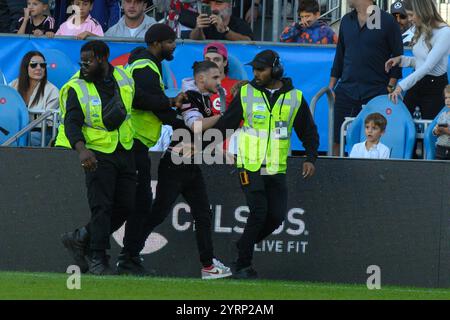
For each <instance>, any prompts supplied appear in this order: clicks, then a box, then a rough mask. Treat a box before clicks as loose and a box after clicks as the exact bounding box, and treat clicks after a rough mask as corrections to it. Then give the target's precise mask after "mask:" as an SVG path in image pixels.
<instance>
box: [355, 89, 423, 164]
mask: <svg viewBox="0 0 450 320" xmlns="http://www.w3.org/2000/svg"><path fill="white" fill-rule="evenodd" d="M374 112H379V113H381V114H382V115H383V116H385V117H386V119H387V122H388V125H387V127H386V132H385V134H384V135H383V137H382V138H381V142H382V143H383V144H385V145H386V146H387V147H389V148H390V149H391V158H396V159H411V157H412V154H413V149H414V142H415V139H416V129H415V125H414V121H413V118H412V117H411V114H410V113H409V111H408V109H407V107H406V106H405V105H404V103H403V102H402V101H399V103H398V104H394V103H393V102H392V101H390V100H389V98H388V96H387V95H383V96H378V97H375V98H373V99H372V100H370V101H369V102H368V103H367V105H366V106H365V107H364V108H363V109H362V111H361V112H360V113H359V114H358V116H357V117H356V119H355V120H354V121H353V122H352V123H351V124H350V126H349V128H348V131H347V151H348V152H350V151H351V149H352V147H353V145H354V144H356V143H359V142H362V141H364V140H365V139H366V137H365V133H364V130H365V128H364V120H365V118H366V117H367V116H368V115H369V114H371V113H374Z"/></svg>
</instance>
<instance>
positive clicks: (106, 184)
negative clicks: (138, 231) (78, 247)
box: [86, 149, 136, 251]
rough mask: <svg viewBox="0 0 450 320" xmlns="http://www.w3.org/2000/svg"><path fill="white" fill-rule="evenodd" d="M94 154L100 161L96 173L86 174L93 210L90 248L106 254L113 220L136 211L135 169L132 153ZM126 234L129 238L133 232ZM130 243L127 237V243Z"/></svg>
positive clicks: (90, 224) (116, 151)
mask: <svg viewBox="0 0 450 320" xmlns="http://www.w3.org/2000/svg"><path fill="white" fill-rule="evenodd" d="M94 153H95V156H96V158H97V161H98V163H97V170H95V171H94V172H86V187H87V197H88V202H89V207H90V209H91V221H90V222H89V225H88V228H89V229H88V230H89V233H90V243H89V248H90V250H93V251H94V250H95V251H103V250H107V249H110V243H109V237H110V231H111V226H112V220H114V219H117V217H127V216H128V214H129V213H130V212H133V211H134V207H135V192H136V167H135V161H134V153H133V152H132V151H126V150H124V149H116V150H115V151H114V152H113V153H111V154H106V153H102V152H97V151H94ZM127 228H129V227H128V226H127ZM125 234H126V235H127V234H128V236H129V235H132V234H133V233H132V232H129V230H127V229H125ZM128 241H129V239H127V236H125V239H124V242H125V243H127V242H128Z"/></svg>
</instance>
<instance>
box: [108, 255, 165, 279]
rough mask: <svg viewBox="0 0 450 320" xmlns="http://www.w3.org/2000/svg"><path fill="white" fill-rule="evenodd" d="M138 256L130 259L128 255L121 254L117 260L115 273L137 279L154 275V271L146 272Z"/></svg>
mask: <svg viewBox="0 0 450 320" xmlns="http://www.w3.org/2000/svg"><path fill="white" fill-rule="evenodd" d="M142 263H143V259H142V258H141V257H140V256H134V257H132V256H131V255H130V254H129V253H121V254H120V255H119V257H118V258H117V273H118V274H120V275H130V276H138V277H150V276H154V275H155V274H156V272H155V270H147V269H146V268H145V267H144V265H143V264H142Z"/></svg>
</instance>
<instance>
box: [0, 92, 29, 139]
mask: <svg viewBox="0 0 450 320" xmlns="http://www.w3.org/2000/svg"><path fill="white" fill-rule="evenodd" d="M28 122H29V117H28V109H27V107H26V105H25V102H24V101H23V99H22V97H21V96H20V94H19V93H18V92H17V91H16V90H14V89H13V88H11V87H9V86H6V85H0V144H2V143H3V142H5V141H6V140H8V139H9V138H10V137H11V136H13V135H14V134H16V133H17V132H19V131H20V130H21V129H23V128H24V127H25V126H26V125H27V124H28ZM27 144H28V135H23V136H22V137H21V138H20V139H19V141H18V143H14V144H12V146H20V147H23V146H26V145H27Z"/></svg>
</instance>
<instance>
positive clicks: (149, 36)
mask: <svg viewBox="0 0 450 320" xmlns="http://www.w3.org/2000/svg"><path fill="white" fill-rule="evenodd" d="M176 38H177V34H176V33H175V31H173V29H172V28H171V27H169V26H168V25H167V24H164V23H155V24H154V25H152V26H151V27H150V28H149V29H148V30H147V32H146V33H145V42H146V43H147V45H149V44H151V43H153V42H162V41H165V40H175V39H176Z"/></svg>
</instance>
